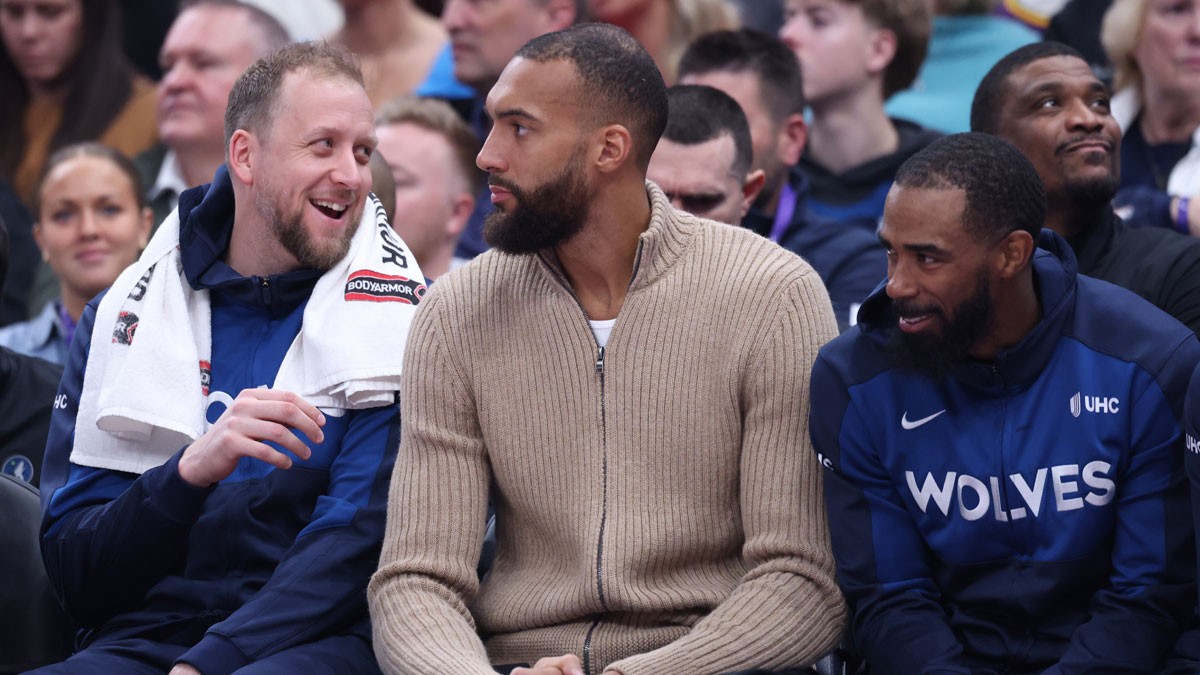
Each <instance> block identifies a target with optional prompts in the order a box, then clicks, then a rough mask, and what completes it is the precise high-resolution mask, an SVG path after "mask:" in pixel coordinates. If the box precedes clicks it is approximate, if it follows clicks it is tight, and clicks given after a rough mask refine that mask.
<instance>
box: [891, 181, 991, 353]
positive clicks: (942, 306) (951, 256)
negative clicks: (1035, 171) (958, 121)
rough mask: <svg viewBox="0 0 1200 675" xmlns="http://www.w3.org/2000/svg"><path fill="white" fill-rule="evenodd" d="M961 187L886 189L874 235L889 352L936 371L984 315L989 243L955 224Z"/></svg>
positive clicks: (978, 332) (983, 322)
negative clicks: (883, 256)
mask: <svg viewBox="0 0 1200 675" xmlns="http://www.w3.org/2000/svg"><path fill="white" fill-rule="evenodd" d="M965 207H966V192H965V191H963V190H961V189H926V188H903V187H899V186H894V187H892V189H891V191H890V192H889V193H888V196H887V201H886V203H885V206H884V212H883V222H882V224H881V225H880V228H879V239H880V242H881V243H882V244H883V246H884V249H885V250H886V251H887V258H888V281H887V295H888V297H889V298H891V300H892V308H893V309H894V311H895V313H896V317H897V323H896V325H895V329H896V331H897V332H896V334H895V335H894V345H893V346H894V353H893V356H894V357H896V358H898V359H899V360H901V361H902V362H903V363H905V364H908V365H915V366H917V367H918V369H922V370H927V371H929V370H933V371H935V372H940V371H938V364H939V363H943V364H951V363H954V362H957V361H960V360H962V359H963V358H965V357H966V355H967V353H968V352H969V350H970V349H971V348H972V347H973V346H974V345H975V344H976V342H977V341H978V340H979V339H980V338H981V337H982V336H983V335H984V334H985V333H986V332H987V330H988V328H989V326H990V324H991V321H992V298H991V294H990V288H991V274H990V270H989V259H990V256H991V254H992V249H993V248H994V247H993V246H991V245H988V244H986V243H985V242H981V241H979V240H978V239H977V238H976V237H975V236H973V235H971V234H970V233H968V232H967V230H966V229H965V228H964V227H963V223H962V217H963V212H964V209H965Z"/></svg>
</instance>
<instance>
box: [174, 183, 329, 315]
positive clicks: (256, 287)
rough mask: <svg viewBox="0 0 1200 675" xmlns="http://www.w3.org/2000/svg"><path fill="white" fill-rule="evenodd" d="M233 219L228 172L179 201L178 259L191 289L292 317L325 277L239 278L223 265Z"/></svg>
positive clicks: (312, 273) (301, 273)
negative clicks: (291, 312)
mask: <svg viewBox="0 0 1200 675" xmlns="http://www.w3.org/2000/svg"><path fill="white" fill-rule="evenodd" d="M233 214H234V196H233V183H232V181H231V180H230V178H229V172H228V170H227V169H226V168H225V167H224V166H222V167H220V168H218V169H217V173H216V174H215V175H214V176H213V182H212V183H210V184H208V185H201V186H199V187H195V188H191V189H189V190H186V191H185V192H183V194H181V195H179V253H180V256H179V257H180V259H181V260H182V262H183V273H184V276H185V277H187V280H188V283H189V284H191V286H192V288H195V289H202V288H206V289H209V290H216V291H220V293H221V294H222V295H225V296H227V297H228V298H229V299H231V300H233V301H235V302H238V303H239V304H243V305H250V306H256V307H261V308H264V309H267V310H269V311H271V312H272V313H276V312H281V313H285V314H286V313H287V312H290V311H292V310H293V309H295V307H296V306H297V305H299V303H301V302H302V301H304V300H305V299H306V298H308V296H309V295H310V294H311V293H312V288H313V286H314V285H315V284H316V282H317V279H318V278H320V276H321V271H320V270H313V269H300V270H294V271H291V272H284V273H283V274H272V275H269V276H266V277H259V276H251V277H246V276H242V275H241V274H238V272H237V271H235V270H234V269H233V268H232V267H230V266H229V265H228V264H226V263H225V261H224V260H223V258H224V256H225V251H226V249H228V248H229V240H230V237H231V235H232V234H233Z"/></svg>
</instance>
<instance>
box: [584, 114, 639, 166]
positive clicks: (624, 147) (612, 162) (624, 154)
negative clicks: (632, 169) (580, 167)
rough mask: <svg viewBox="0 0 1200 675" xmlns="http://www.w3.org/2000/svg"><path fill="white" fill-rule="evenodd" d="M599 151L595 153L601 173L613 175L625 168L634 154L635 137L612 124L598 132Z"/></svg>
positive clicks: (619, 126) (618, 125)
mask: <svg viewBox="0 0 1200 675" xmlns="http://www.w3.org/2000/svg"><path fill="white" fill-rule="evenodd" d="M597 138H598V139H599V143H598V144H597V145H598V150H599V152H597V153H594V154H593V156H594V157H595V163H596V168H597V169H598V170H599V171H600V173H613V172H615V171H617V170H618V169H620V168H621V167H623V166H625V165H626V164H627V163H628V162H629V160H630V156H631V155H632V154H633V136H632V135H630V133H629V130H628V129H626V128H625V127H624V126H622V125H620V124H610V125H608V126H606V127H603V128H602V129H600V130H599V132H597Z"/></svg>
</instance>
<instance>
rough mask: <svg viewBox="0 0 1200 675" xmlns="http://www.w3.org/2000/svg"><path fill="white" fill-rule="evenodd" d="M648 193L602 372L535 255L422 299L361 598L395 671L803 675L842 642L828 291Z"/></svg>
mask: <svg viewBox="0 0 1200 675" xmlns="http://www.w3.org/2000/svg"><path fill="white" fill-rule="evenodd" d="M647 186H648V187H647V189H648V191H649V193H650V196H651V206H652V215H651V219H650V225H649V228H648V229H647V230H646V232H644V233H643V234H642V235H641V238H640V248H639V254H638V262H637V265H636V269H635V271H634V276H633V280H632V283H631V284H630V287H629V292H628V294H627V296H626V298H625V301H624V304H623V305H622V307H621V310H620V314H619V315H618V316H617V320H616V324H615V325H614V326H613V329H612V333H611V335H610V338H609V341H608V345H607V348H606V350H605V352H604V355H603V356H604V358H603V363H602V364H601V363H598V361H600V359H599V355H600V352H599V349H598V347H597V343H596V341H595V338H594V337H593V334H592V332H591V328H590V326H589V324H588V321H587V317H586V315H585V314H584V312H583V309H582V306H581V305H580V304H579V303H578V302H577V301H576V299H575V297H574V295H573V293H572V292H571V290H570V287H569V285H568V284H567V283H566V281H565V279H564V277H563V276H562V273H561V271H560V270H558V269H556V268H555V267H553V266H552V265H550V264H549V263H548V262H547V258H546V257H544V256H534V255H527V256H514V255H506V254H502V253H498V252H495V251H492V252H488V253H485V254H484V255H482V256H480V257H479V258H477V259H476V260H475V261H474V262H472V263H471V264H469V265H467V266H465V267H464V268H462V269H461V270H459V271H457V272H455V273H452V274H450V275H448V276H444V277H442V278H441V279H439V280H438V283H437V284H435V285H434V286H433V288H432V290H431V291H430V293H429V295H428V296H427V297H426V298H425V300H424V301H423V302H422V307H421V309H420V311H419V313H418V315H417V318H416V320H415V322H414V324H413V327H412V331H411V333H410V338H409V343H408V348H407V353H406V354H405V364H404V376H403V385H402V394H401V408H402V420H403V422H402V424H403V432H402V436H403V439H402V441H401V444H400V454H399V457H398V458H397V459H396V468H395V472H394V474H393V478H392V484H391V492H390V496H389V502H388V524H387V534H386V537H385V540H384V545H383V552H382V557H381V560H380V568H379V571H378V572H377V573H376V574H375V576H374V577H373V578H372V580H371V584H370V587H369V589H368V597H369V600H370V605H371V617H372V621H373V624H374V633H375V652H376V655H377V656H378V658H379V662H380V665H381V666H382V667H383V669H384V671H385V672H388V673H428V674H430V675H433V674H443V673H455V674H456V675H462V674H466V673H480V674H482V673H492V672H493V670H492V669H491V667H490V666H489V662H490V663H494V664H497V665H500V664H509V663H521V662H527V663H530V664H532V663H533V662H535V661H537V659H539V658H541V657H545V656H558V655H561V654H565V653H573V654H576V655H578V656H579V657H580V658H581V659H583V660H584V662H585V667H586V670H587V672H589V674H592V673H595V674H599V673H601V672H602V671H604V670H605V669H611V670H616V671H619V672H620V673H624V675H642V674H643V673H645V674H651V673H653V674H657V675H670V674H672V673H679V674H686V675H700V674H703V673H719V672H724V671H729V670H736V669H740V668H749V667H767V668H778V667H784V666H797V665H802V664H809V663H811V662H812V661H814V660H816V659H818V658H820V657H821V656H822V655H823V654H824V653H826V652H828V651H829V650H830V648H831V647H832V646H833V645H834V644H835V642H836V641H837V639H838V637H839V635H840V633H841V631H842V627H843V622H844V617H845V608H844V605H843V600H842V596H841V593H840V592H839V590H838V587H837V584H836V582H835V580H834V563H833V556H832V554H831V552H830V544H829V532H828V525H827V521H826V516H825V506H824V500H823V498H822V491H821V480H820V475H819V466H818V462H817V460H816V457H815V456H814V454H813V449H812V444H811V442H810V440H809V435H808V410H809V391H808V381H809V372H810V370H811V367H812V364H813V360H814V359H815V358H816V356H817V349H818V348H819V347H820V346H821V345H822V344H824V343H825V342H827V341H828V340H830V339H832V338H833V336H834V335H835V334H836V326H835V323H834V317H833V312H832V308H831V306H830V302H829V296H828V295H827V294H826V292H825V288H824V286H823V285H822V284H821V281H820V279H819V278H818V277H817V274H816V272H814V271H813V270H812V268H811V267H809V265H808V264H807V263H805V262H804V261H803V260H801V259H800V258H798V257H796V256H795V255H793V254H791V253H789V252H787V251H785V250H784V249H782V248H780V247H778V246H776V245H775V244H773V243H771V242H769V241H767V240H766V239H763V238H761V237H759V236H758V235H756V234H753V233H751V232H749V231H748V230H743V229H741V228H736V227H731V226H727V225H720V224H717V223H713V222H711V221H706V220H700V219H697V218H694V217H692V216H690V215H688V214H685V213H683V212H680V211H675V210H674V209H672V208H671V206H670V204H669V203H668V202H667V200H666V198H665V196H664V195H663V193H662V192H661V191H660V190H659V189H658V188H657V187H654V186H653V185H652V184H647ZM489 484H491V485H492V486H493V489H494V492H493V497H494V502H495V507H496V534H497V552H496V558H495V562H494V565H493V567H492V571H491V573H490V575H489V576H488V577H486V579H485V580H484V582H483V584H482V586H480V585H479V584H478V583H477V581H476V574H475V565H476V562H477V560H478V558H479V549H480V545H481V543H482V541H483V536H484V520H485V515H486V510H487V498H488V487H489ZM476 631H479V633H480V634H482V635H483V636H484V639H483V640H482V641H481V639H480V638H479V637H477V633H476ZM485 643H486V650H485V646H484V645H485Z"/></svg>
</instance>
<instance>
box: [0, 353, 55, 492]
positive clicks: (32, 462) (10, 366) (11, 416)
mask: <svg viewBox="0 0 1200 675" xmlns="http://www.w3.org/2000/svg"><path fill="white" fill-rule="evenodd" d="M62 372H63V367H62V366H60V365H58V364H55V363H50V362H49V361H43V360H42V359H39V358H34V357H32V356H25V355H24V354H18V353H16V352H14V351H12V350H9V349H7V348H5V347H0V410H2V411H4V415H3V416H2V417H0V473H6V474H8V475H10V476H13V477H14V478H20V479H21V480H23V481H25V482H26V483H30V484H32V485H34V486H36V485H37V484H38V481H39V480H40V479H41V473H42V456H43V455H44V454H45V452H46V434H47V432H48V431H49V429H50V411H51V410H52V407H53V405H54V396H55V393H56V392H57V391H58V381H59V380H60V379H62Z"/></svg>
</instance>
